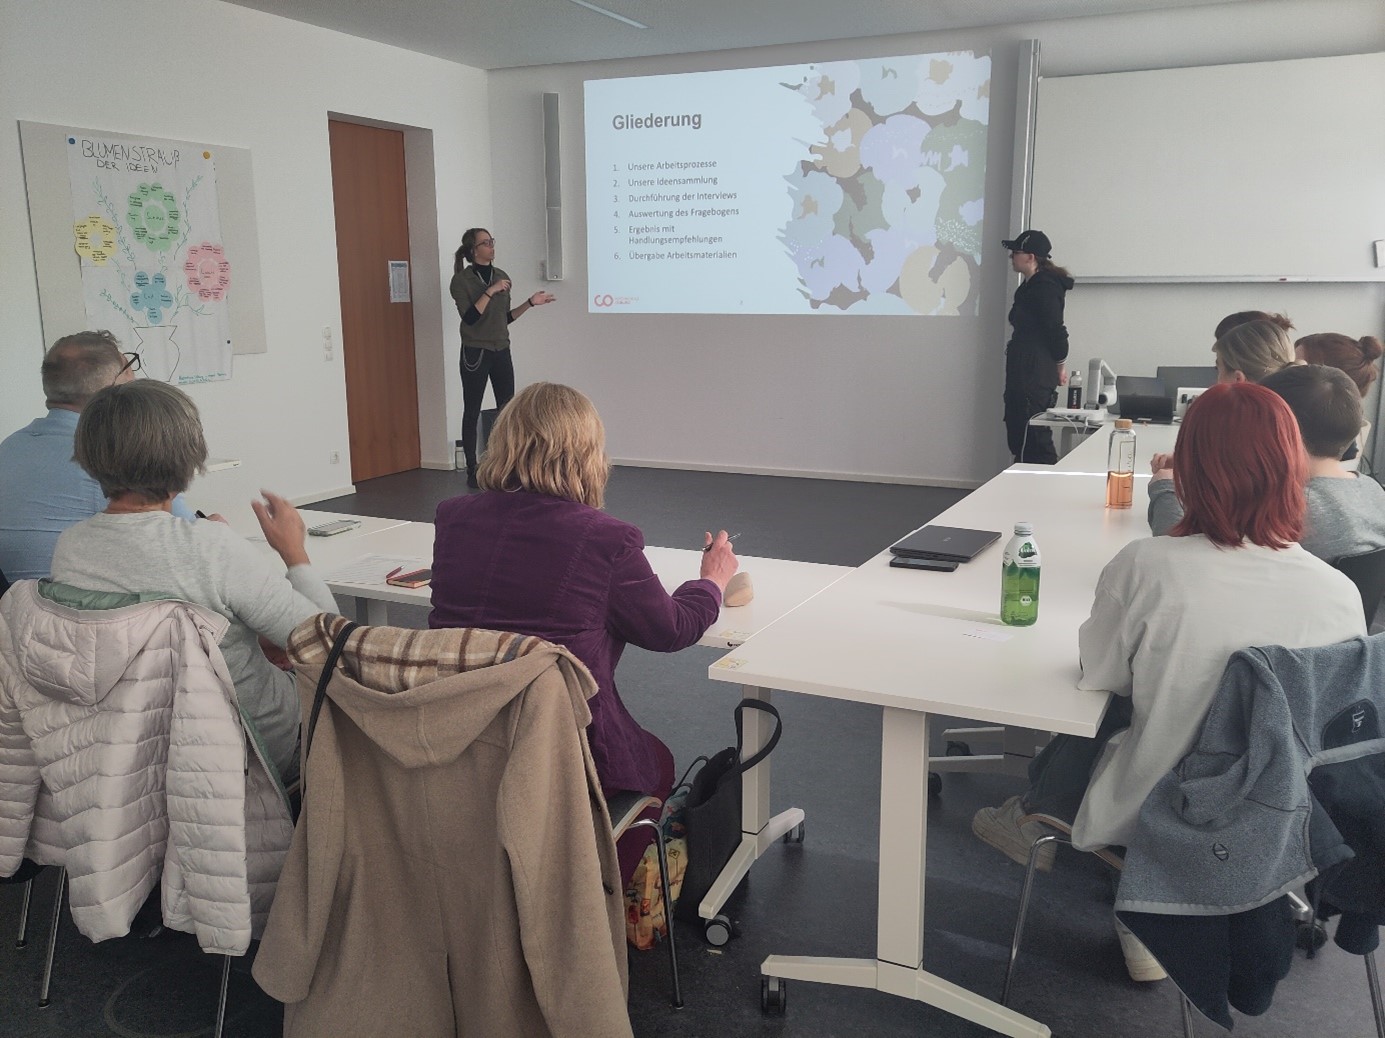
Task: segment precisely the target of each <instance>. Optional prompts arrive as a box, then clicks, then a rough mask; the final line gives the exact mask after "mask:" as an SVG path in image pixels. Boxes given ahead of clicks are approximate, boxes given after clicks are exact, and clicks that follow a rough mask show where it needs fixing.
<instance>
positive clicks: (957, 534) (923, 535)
mask: <svg viewBox="0 0 1385 1038" xmlns="http://www.w3.org/2000/svg"><path fill="white" fill-rule="evenodd" d="M998 540H1000V534H999V532H997V531H995V530H959V529H958V528H957V527H955V526H925V527H923V529H921V530H915V531H914V532H913V533H911V534H910V535H909V536H908V537H905V538H904V539H903V540H902V541H900V542H899V543H898V544H892V545H890V551H891V552H892V553H893V554H895V555H901V556H903V557H904V558H906V559H938V560H940V561H943V562H970V561H971V560H972V559H974V558H976V556H978V555H980V554H981V552H982V551H983V550H985V549H986V548H987V547H988V546H990V545H992V544H994V543H995V542H996V541H998Z"/></svg>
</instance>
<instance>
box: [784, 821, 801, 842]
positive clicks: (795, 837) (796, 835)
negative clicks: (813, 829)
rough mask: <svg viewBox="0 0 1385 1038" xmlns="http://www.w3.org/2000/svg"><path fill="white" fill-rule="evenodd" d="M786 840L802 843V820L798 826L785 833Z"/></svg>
mask: <svg viewBox="0 0 1385 1038" xmlns="http://www.w3.org/2000/svg"><path fill="white" fill-rule="evenodd" d="M784 842H785V843H802V842H803V823H802V822H799V823H798V824H797V825H796V826H794V827H793V828H792V829H790V830H789V831H788V832H786V833H785V834H784Z"/></svg>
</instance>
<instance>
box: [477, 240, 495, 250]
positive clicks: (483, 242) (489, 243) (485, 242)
mask: <svg viewBox="0 0 1385 1038" xmlns="http://www.w3.org/2000/svg"><path fill="white" fill-rule="evenodd" d="M494 244H495V239H494V238H482V239H481V240H480V241H478V242H477V243H476V244H475V245H474V246H472V247H473V248H477V249H479V248H481V247H482V246H483V245H484V246H492V245H494Z"/></svg>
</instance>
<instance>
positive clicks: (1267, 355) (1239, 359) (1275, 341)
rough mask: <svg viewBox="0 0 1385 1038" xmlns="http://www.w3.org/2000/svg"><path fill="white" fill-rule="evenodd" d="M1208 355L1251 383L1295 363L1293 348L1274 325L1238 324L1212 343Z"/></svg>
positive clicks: (1277, 325)
mask: <svg viewBox="0 0 1385 1038" xmlns="http://www.w3.org/2000/svg"><path fill="white" fill-rule="evenodd" d="M1212 352H1213V353H1215V354H1216V355H1217V356H1218V357H1219V358H1221V362H1222V366H1223V367H1225V368H1226V370H1227V371H1239V372H1240V373H1241V374H1243V375H1245V377H1246V379H1247V380H1249V381H1251V382H1259V381H1260V380H1261V379H1262V378H1264V377H1265V376H1266V375H1273V374H1274V373H1275V372H1276V371H1282V370H1283V369H1284V368H1287V367H1289V366H1290V365H1291V364H1294V363H1296V360H1295V358H1294V344H1293V343H1292V342H1290V341H1289V335H1288V333H1287V332H1285V331H1284V329H1283V328H1282V327H1280V326H1279V324H1278V323H1276V322H1274V321H1249V322H1247V323H1246V324H1239V325H1237V326H1236V327H1235V328H1232V329H1231V330H1230V331H1229V332H1227V333H1226V334H1225V335H1223V336H1222V337H1221V338H1220V339H1218V340H1217V341H1216V343H1215V344H1214V345H1213V346H1212Z"/></svg>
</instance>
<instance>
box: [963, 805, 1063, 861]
mask: <svg viewBox="0 0 1385 1038" xmlns="http://www.w3.org/2000/svg"><path fill="white" fill-rule="evenodd" d="M1024 814H1025V810H1024V804H1023V803H1021V802H1020V798H1019V797H1011V798H1010V799H1009V800H1007V801H1005V803H1003V804H1001V805H1000V806H999V807H983V808H982V809H981V810H980V811H977V812H976V816H975V817H974V818H972V820H971V831H972V832H973V833H975V834H976V836H977V839H979V840H981V841H982V842H983V843H989V844H990V845H991V846H992V847H994V848H995V849H996V850H998V851H1000V852H1001V853H1002V854H1004V855H1005V856H1006V857H1008V858H1009V859H1010V860H1011V861H1015V862H1019V864H1021V865H1028V864H1029V850H1030V848H1031V847H1033V846H1034V841H1035V840H1037V839H1038V838H1039V837H1040V836H1047V835H1049V832H1050V831H1049V830H1048V829H1046V828H1045V827H1044V826H1043V825H1041V824H1040V823H1038V822H1021V821H1020V819H1021V818H1023V817H1024ZM1057 855H1058V845H1057V844H1055V843H1046V844H1044V845H1043V846H1042V847H1040V848H1039V853H1038V856H1037V859H1036V860H1035V862H1034V867H1035V868H1036V869H1038V870H1039V871H1040V872H1048V871H1049V870H1050V869H1052V868H1053V859H1054V858H1055V857H1057Z"/></svg>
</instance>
